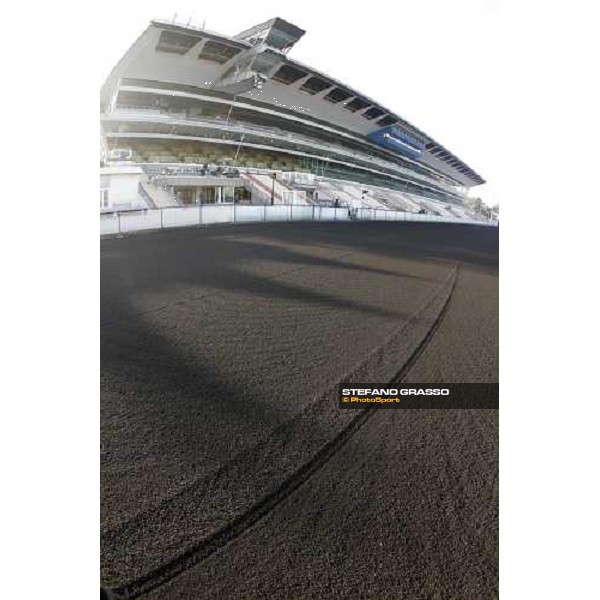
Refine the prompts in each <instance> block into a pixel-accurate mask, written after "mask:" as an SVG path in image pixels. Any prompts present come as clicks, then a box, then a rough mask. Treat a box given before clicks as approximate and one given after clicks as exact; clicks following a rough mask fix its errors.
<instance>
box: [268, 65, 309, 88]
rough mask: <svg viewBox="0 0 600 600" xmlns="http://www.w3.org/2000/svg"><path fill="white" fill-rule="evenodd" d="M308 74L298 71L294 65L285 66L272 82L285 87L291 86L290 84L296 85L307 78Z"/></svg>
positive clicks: (274, 76)
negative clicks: (295, 83) (299, 80)
mask: <svg viewBox="0 0 600 600" xmlns="http://www.w3.org/2000/svg"><path fill="white" fill-rule="evenodd" d="M306 75H307V72H306V71H302V70H300V69H297V68H296V67H292V65H283V66H282V67H280V69H279V71H277V73H275V75H273V78H272V80H273V81H276V82H277V83H283V84H285V85H289V84H290V83H294V82H295V81H298V79H302V78H303V77H306Z"/></svg>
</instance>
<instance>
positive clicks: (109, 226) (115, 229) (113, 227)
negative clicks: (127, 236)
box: [100, 213, 119, 235]
mask: <svg viewBox="0 0 600 600" xmlns="http://www.w3.org/2000/svg"><path fill="white" fill-rule="evenodd" d="M111 233H119V215H118V214H116V213H112V214H110V215H100V235H110V234H111Z"/></svg>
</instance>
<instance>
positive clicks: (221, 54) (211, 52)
mask: <svg viewBox="0 0 600 600" xmlns="http://www.w3.org/2000/svg"><path fill="white" fill-rule="evenodd" d="M239 52H240V49H239V48H234V47H233V46H228V45H227V44H221V43H220V42H214V41H212V40H209V41H208V42H206V43H205V44H204V46H203V48H202V52H200V54H199V55H198V58H200V59H201V60H211V61H213V62H217V63H221V64H223V63H226V62H227V61H228V60H229V59H230V58H233V57H234V56H235V55H236V54H238V53H239Z"/></svg>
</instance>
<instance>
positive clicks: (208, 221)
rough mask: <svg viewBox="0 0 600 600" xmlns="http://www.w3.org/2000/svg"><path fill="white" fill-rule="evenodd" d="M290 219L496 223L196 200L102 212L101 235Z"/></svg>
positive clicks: (494, 223)
mask: <svg viewBox="0 0 600 600" xmlns="http://www.w3.org/2000/svg"><path fill="white" fill-rule="evenodd" d="M292 221H330V222H331V221H342V222H347V221H420V222H427V223H456V224H463V225H480V226H491V227H497V226H498V222H497V221H488V222H482V221H473V220H471V219H461V218H458V217H442V216H437V215H430V214H419V213H410V212H403V211H399V210H385V209H378V208H355V209H348V208H347V207H330V206H316V205H300V204H275V205H247V204H198V205H192V206H177V207H169V208H158V209H149V210H140V211H128V212H114V213H109V214H107V213H103V214H101V215H100V235H118V234H124V233H132V232H136V231H148V230H154V229H171V228H175V227H197V226H200V225H213V224H216V223H264V222H292Z"/></svg>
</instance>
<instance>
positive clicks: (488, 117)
mask: <svg viewBox="0 0 600 600" xmlns="http://www.w3.org/2000/svg"><path fill="white" fill-rule="evenodd" d="M103 6H104V7H105V10H104V11H103V12H102V15H101V17H100V19H101V22H100V23H98V24H97V25H98V27H99V28H100V29H101V30H103V31H106V32H107V35H106V36H103V39H104V47H103V50H102V53H101V61H102V64H100V65H99V66H100V81H99V83H102V81H104V79H105V78H106V76H107V75H108V73H109V72H110V70H111V69H112V67H113V66H114V65H115V64H116V62H117V61H118V60H119V58H120V57H121V56H122V54H123V53H124V52H125V51H126V50H127V49H128V48H129V46H130V45H131V44H132V43H133V42H134V41H135V40H136V38H137V37H138V36H139V35H140V34H141V33H142V31H143V30H144V29H145V28H146V26H147V24H148V23H149V21H150V20H151V19H167V20H171V19H173V17H174V15H175V13H177V17H176V21H177V22H179V23H187V22H188V20H190V19H191V24H192V25H194V26H202V24H203V23H205V27H206V29H209V30H212V31H216V32H218V33H223V34H227V35H234V34H236V33H238V32H240V31H243V30H244V29H247V28H249V27H251V26H252V25H256V24H258V23H260V22H262V21H266V20H268V19H270V18H272V17H281V18H283V19H285V20H287V21H290V22H292V23H294V24H295V25H297V26H298V27H301V28H302V29H304V30H306V33H305V35H304V37H302V38H301V39H300V41H299V42H298V43H297V44H296V45H295V46H294V47H293V48H292V50H291V51H290V54H289V56H290V57H293V58H294V59H296V60H298V61H300V62H302V63H305V64H307V65H309V66H311V67H314V68H315V69H317V70H319V71H322V72H324V73H326V74H328V75H330V76H332V77H334V78H336V79H338V80H340V81H341V82H343V83H346V84H347V85H349V86H352V87H353V88H355V89H357V90H358V91H360V92H362V93H364V94H366V95H367V96H370V97H371V98H373V99H374V100H376V101H377V102H381V104H383V105H384V106H385V107H387V108H389V109H390V110H393V111H395V112H396V113H397V114H399V115H400V116H402V117H403V118H405V119H407V120H408V121H410V122H412V123H414V125H416V126H417V127H419V128H420V129H422V130H423V131H425V132H426V133H427V134H429V135H430V136H432V137H433V138H434V139H435V140H436V141H438V142H439V143H441V144H443V145H444V146H445V147H446V148H448V149H449V150H450V151H451V152H453V153H454V154H456V155H457V156H458V157H459V158H461V159H462V160H464V161H465V162H466V163H467V164H469V166H471V167H472V168H473V169H475V171H477V172H478V173H479V174H480V175H481V176H482V177H483V178H484V179H486V180H487V181H488V183H487V184H485V185H483V186H477V187H475V188H473V189H472V192H471V194H472V195H479V196H481V197H482V198H483V200H484V201H485V202H486V203H487V204H494V203H496V202H499V201H500V199H499V197H498V196H497V195H496V194H495V193H494V181H495V174H496V173H497V172H498V168H499V160H500V152H499V150H498V149H497V140H498V137H499V133H500V132H499V130H498V122H499V119H498V112H497V111H498V106H497V103H496V102H497V101H496V95H497V93H498V83H497V81H498V76H497V72H498V65H499V57H500V44H499V29H498V27H497V19H498V5H497V1H496V0H453V1H452V2H447V1H445V0H418V2H417V1H415V0H396V1H394V2H382V1H372V2H362V3H350V2H347V1H344V2H343V1H340V0H304V1H302V2H295V3H292V2H290V1H289V0H288V1H287V2H282V1H281V0H279V1H274V0H255V1H253V2H247V1H246V2H244V1H239V0H234V1H228V2H211V3H210V4H206V3H202V2H199V1H198V0H195V1H190V0H136V1H132V0H129V1H123V0H119V1H116V0H105V2H104V3H103Z"/></svg>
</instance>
